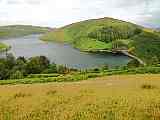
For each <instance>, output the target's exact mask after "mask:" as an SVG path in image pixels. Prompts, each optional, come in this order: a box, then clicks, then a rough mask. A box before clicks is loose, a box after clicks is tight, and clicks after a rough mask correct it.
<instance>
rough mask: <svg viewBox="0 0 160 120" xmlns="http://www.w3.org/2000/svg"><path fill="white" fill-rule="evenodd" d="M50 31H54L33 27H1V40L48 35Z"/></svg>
mask: <svg viewBox="0 0 160 120" xmlns="http://www.w3.org/2000/svg"><path fill="white" fill-rule="evenodd" d="M50 30H52V29H51V28H47V27H39V26H31V25H9V26H0V38H10V37H21V36H25V35H30V34H39V33H46V32H49V31H50Z"/></svg>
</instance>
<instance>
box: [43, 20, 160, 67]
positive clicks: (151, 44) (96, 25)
mask: <svg viewBox="0 0 160 120" xmlns="http://www.w3.org/2000/svg"><path fill="white" fill-rule="evenodd" d="M41 39H42V40H46V41H59V42H68V43H70V44H71V45H73V46H74V47H75V48H78V49H80V50H81V51H96V50H104V49H105V50H108V51H116V50H127V51H128V52H130V53H131V54H132V55H135V56H137V57H138V58H140V59H142V60H143V61H144V62H145V63H147V64H154V63H155V62H157V61H160V60H159V58H160V49H159V48H160V34H159V32H157V31H154V30H152V29H148V28H144V27H141V26H138V25H135V24H132V23H129V22H125V21H121V20H117V19H112V18H101V19H92V20H87V21H82V22H78V23H73V24H70V25H67V26H65V27H62V28H59V29H56V30H54V31H53V32H49V33H47V34H45V35H44V36H43V37H42V38H41Z"/></svg>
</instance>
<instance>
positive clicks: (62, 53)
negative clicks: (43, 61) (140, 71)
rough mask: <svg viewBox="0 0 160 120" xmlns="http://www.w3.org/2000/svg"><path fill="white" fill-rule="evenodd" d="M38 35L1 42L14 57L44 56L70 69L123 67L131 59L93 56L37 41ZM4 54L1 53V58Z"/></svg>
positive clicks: (110, 55)
mask: <svg viewBox="0 0 160 120" xmlns="http://www.w3.org/2000/svg"><path fill="white" fill-rule="evenodd" d="M39 37H40V35H30V36H25V37H20V38H11V39H4V40H1V41H2V42H4V43H6V44H8V45H10V46H11V47H12V48H11V49H10V50H9V52H11V53H13V55H15V56H16V57H18V56H24V57H27V58H29V57H33V56H40V55H44V56H46V57H48V58H49V59H50V61H51V62H55V63H56V64H62V65H66V66H68V67H71V68H78V69H87V68H93V67H98V66H102V65H106V64H107V65H108V66H109V67H116V66H123V65H125V64H127V63H128V62H129V61H130V60H131V58H129V57H128V56H125V55H122V54H118V55H115V54H111V53H106V54H93V53H85V52H80V51H79V50H77V49H74V48H73V47H72V46H70V45H67V44H61V43H56V42H44V41H41V40H39ZM3 54H4V53H1V56H3Z"/></svg>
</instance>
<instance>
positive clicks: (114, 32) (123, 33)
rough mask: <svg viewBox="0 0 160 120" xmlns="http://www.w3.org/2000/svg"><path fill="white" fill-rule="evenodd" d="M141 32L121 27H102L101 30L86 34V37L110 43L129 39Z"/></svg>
mask: <svg viewBox="0 0 160 120" xmlns="http://www.w3.org/2000/svg"><path fill="white" fill-rule="evenodd" d="M141 32H142V30H141V29H140V28H134V29H130V28H127V27H126V28H123V27H122V28H121V27H114V26H110V27H102V28H101V29H98V30H95V31H93V32H90V33H89V34H88V37H90V38H93V39H97V40H99V41H102V42H106V43H109V42H112V41H114V40H118V39H129V38H131V37H133V36H134V35H137V34H139V33H141Z"/></svg>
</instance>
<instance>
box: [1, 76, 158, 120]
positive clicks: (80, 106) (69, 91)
mask: <svg viewBox="0 0 160 120" xmlns="http://www.w3.org/2000/svg"><path fill="white" fill-rule="evenodd" d="M159 78H160V75H152V74H146V75H136V76H135V75H114V76H108V77H101V78H96V79H93V78H92V79H91V80H89V81H81V82H68V83H49V84H33V85H12V86H10V85H4V86H1V87H0V119H1V120H11V119H12V120H37V119H38V120H51V119H53V120H133V119H134V120H159V119H160V101H159V99H160V94H159V91H160V79H159Z"/></svg>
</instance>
